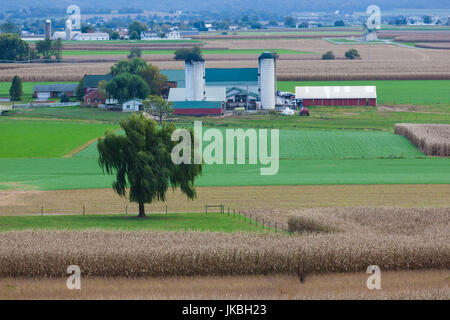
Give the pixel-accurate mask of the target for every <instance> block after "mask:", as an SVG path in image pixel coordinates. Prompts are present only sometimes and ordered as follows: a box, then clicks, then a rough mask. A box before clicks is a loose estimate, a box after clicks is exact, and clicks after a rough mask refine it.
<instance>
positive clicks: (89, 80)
mask: <svg viewBox="0 0 450 320" xmlns="http://www.w3.org/2000/svg"><path fill="white" fill-rule="evenodd" d="M112 79H114V76H113V75H111V74H92V75H85V76H84V78H83V90H84V94H85V95H86V94H88V93H90V92H92V91H94V90H97V88H98V83H99V82H100V81H103V80H104V81H110V80H112Z"/></svg>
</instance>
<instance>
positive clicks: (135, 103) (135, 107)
mask: <svg viewBox="0 0 450 320" xmlns="http://www.w3.org/2000/svg"><path fill="white" fill-rule="evenodd" d="M143 105H144V104H143V103H142V100H141V99H132V100H128V101H127V102H124V103H123V104H122V111H124V112H136V111H139V110H140V109H141V108H142V106H143Z"/></svg>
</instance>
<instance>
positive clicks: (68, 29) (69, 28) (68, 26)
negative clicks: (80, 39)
mask: <svg viewBox="0 0 450 320" xmlns="http://www.w3.org/2000/svg"><path fill="white" fill-rule="evenodd" d="M71 39H72V21H70V20H67V21H66V40H71Z"/></svg>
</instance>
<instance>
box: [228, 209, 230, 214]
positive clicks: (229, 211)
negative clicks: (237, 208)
mask: <svg viewBox="0 0 450 320" xmlns="http://www.w3.org/2000/svg"><path fill="white" fill-rule="evenodd" d="M228 216H230V207H228Z"/></svg>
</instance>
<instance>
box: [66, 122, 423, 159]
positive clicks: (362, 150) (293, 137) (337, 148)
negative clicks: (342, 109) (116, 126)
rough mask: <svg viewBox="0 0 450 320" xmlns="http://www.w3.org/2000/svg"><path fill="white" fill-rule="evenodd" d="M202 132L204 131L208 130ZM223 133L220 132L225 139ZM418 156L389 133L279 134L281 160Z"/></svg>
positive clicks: (93, 150) (91, 152) (85, 154)
mask: <svg viewBox="0 0 450 320" xmlns="http://www.w3.org/2000/svg"><path fill="white" fill-rule="evenodd" d="M203 129H204V130H206V129H207V128H203ZM225 130H226V129H223V128H222V129H221V132H222V134H223V136H224V137H225ZM206 145H207V143H204V144H203V147H206ZM224 154H225V150H224ZM247 154H248V141H247ZM418 157H424V155H423V153H421V152H420V151H419V150H418V149H417V148H416V147H415V146H414V145H413V144H412V143H411V142H410V141H409V140H408V139H406V138H405V137H403V136H399V135H396V134H393V133H388V132H367V131H366V132H364V131H332V130H314V129H313V130H281V131H280V159H283V160H293V159H305V160H306V159H384V158H391V159H392V158H418ZM74 158H78V159H97V158H98V152H97V145H96V143H93V144H91V145H90V146H89V147H88V148H86V149H84V150H82V151H80V152H79V153H77V154H76V155H74ZM247 158H248V157H247Z"/></svg>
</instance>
